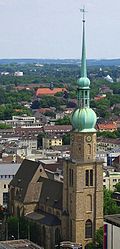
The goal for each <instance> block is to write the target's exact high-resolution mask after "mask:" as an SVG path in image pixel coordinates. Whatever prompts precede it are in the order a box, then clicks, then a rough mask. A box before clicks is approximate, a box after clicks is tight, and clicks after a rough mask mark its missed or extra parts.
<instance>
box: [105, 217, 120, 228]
mask: <svg viewBox="0 0 120 249" xmlns="http://www.w3.org/2000/svg"><path fill="white" fill-rule="evenodd" d="M104 220H105V222H108V223H110V224H112V225H114V226H118V227H120V214H113V215H105V217H104Z"/></svg>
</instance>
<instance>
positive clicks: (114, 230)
mask: <svg viewBox="0 0 120 249" xmlns="http://www.w3.org/2000/svg"><path fill="white" fill-rule="evenodd" d="M104 249H120V215H119V214H114V215H106V216H105V223H104Z"/></svg>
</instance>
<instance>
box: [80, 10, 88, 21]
mask: <svg viewBox="0 0 120 249" xmlns="http://www.w3.org/2000/svg"><path fill="white" fill-rule="evenodd" d="M80 12H82V13H83V22H85V13H86V12H87V11H86V10H85V6H83V9H80Z"/></svg>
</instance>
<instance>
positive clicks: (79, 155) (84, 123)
mask: <svg viewBox="0 0 120 249" xmlns="http://www.w3.org/2000/svg"><path fill="white" fill-rule="evenodd" d="M84 12H85V10H83V40H82V60H81V78H80V79H78V81H77V103H78V104H77V108H76V109H75V110H74V112H73V113H72V117H71V123H72V127H73V130H72V132H71V157H70V160H67V161H65V163H64V187H63V209H64V211H63V227H62V229H63V239H64V240H70V241H72V242H75V243H81V244H82V246H83V248H85V249H86V248H87V244H88V243H89V242H91V241H94V237H95V232H96V230H98V229H99V228H100V227H102V226H103V170H102V162H101V161H98V160H97V159H96V129H95V125H96V119H97V117H96V114H95V112H94V111H93V110H92V109H91V108H90V80H89V79H88V77H87V66H86V47H85V18H84Z"/></svg>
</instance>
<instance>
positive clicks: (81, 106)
mask: <svg viewBox="0 0 120 249" xmlns="http://www.w3.org/2000/svg"><path fill="white" fill-rule="evenodd" d="M81 12H82V13H83V37H82V59H81V77H80V78H79V79H78V80H77V86H78V87H77V99H78V106H77V108H76V109H75V110H74V112H73V113H72V117H71V123H72V126H73V128H74V130H75V131H77V132H95V124H96V119H97V117H96V114H95V112H94V111H93V110H92V109H91V108H90V80H89V79H88V77H87V64H86V47H85V12H86V11H85V8H83V9H82V10H81Z"/></svg>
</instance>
